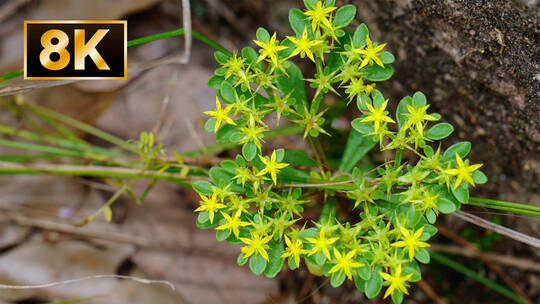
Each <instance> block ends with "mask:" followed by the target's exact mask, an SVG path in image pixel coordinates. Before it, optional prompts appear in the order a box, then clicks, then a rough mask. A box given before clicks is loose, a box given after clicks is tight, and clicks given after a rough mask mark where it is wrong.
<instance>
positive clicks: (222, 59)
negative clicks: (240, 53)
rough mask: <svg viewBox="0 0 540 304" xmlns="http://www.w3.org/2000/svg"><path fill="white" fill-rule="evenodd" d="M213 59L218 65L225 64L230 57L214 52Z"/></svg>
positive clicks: (220, 52)
mask: <svg viewBox="0 0 540 304" xmlns="http://www.w3.org/2000/svg"><path fill="white" fill-rule="evenodd" d="M214 58H216V61H217V62H219V63H220V64H225V63H227V61H228V60H229V58H231V57H230V56H229V55H227V54H225V53H223V52H222V51H216V52H214Z"/></svg>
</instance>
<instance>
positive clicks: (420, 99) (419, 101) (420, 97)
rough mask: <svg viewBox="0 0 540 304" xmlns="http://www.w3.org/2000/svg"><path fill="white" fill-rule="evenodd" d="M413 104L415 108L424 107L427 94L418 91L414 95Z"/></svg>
mask: <svg viewBox="0 0 540 304" xmlns="http://www.w3.org/2000/svg"><path fill="white" fill-rule="evenodd" d="M412 98H413V106H414V107H415V108H420V107H423V106H425V105H426V104H427V100H426V95H424V93H422V92H416V93H414V95H413V97H412Z"/></svg>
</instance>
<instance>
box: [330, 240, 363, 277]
mask: <svg viewBox="0 0 540 304" xmlns="http://www.w3.org/2000/svg"><path fill="white" fill-rule="evenodd" d="M334 256H335V257H336V260H335V261H334V262H333V263H335V264H336V265H334V267H332V268H331V269H330V271H328V273H334V272H340V273H341V272H343V273H345V275H346V276H347V278H349V280H352V270H353V269H354V268H358V267H362V266H364V264H362V263H358V262H356V261H355V260H354V258H355V256H356V249H355V250H351V251H349V252H348V253H347V254H343V255H341V253H339V251H338V250H337V249H336V248H334Z"/></svg>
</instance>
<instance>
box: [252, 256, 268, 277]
mask: <svg viewBox="0 0 540 304" xmlns="http://www.w3.org/2000/svg"><path fill="white" fill-rule="evenodd" d="M267 264H268V262H267V261H266V260H265V259H264V258H263V257H262V255H260V254H255V255H252V256H251V258H250V259H249V268H250V269H251V271H253V273H254V274H256V275H260V274H262V273H263V272H264V269H266V265H267Z"/></svg>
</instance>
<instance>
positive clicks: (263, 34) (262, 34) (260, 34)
mask: <svg viewBox="0 0 540 304" xmlns="http://www.w3.org/2000/svg"><path fill="white" fill-rule="evenodd" d="M255 35H256V36H257V40H259V41H261V42H267V41H268V40H270V33H268V31H267V30H266V29H265V28H264V27H260V28H258V29H257V33H256V34H255Z"/></svg>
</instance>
